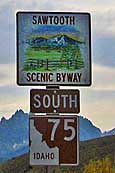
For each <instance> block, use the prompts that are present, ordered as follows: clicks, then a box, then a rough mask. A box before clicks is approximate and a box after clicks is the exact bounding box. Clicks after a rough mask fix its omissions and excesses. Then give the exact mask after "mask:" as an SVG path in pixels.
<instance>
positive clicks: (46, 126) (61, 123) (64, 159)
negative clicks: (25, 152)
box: [30, 116, 79, 166]
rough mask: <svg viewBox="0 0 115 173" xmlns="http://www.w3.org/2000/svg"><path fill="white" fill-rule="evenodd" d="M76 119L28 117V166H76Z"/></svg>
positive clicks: (75, 117)
mask: <svg viewBox="0 0 115 173" xmlns="http://www.w3.org/2000/svg"><path fill="white" fill-rule="evenodd" d="M78 160H79V153H78V117H77V116H53V117H52V116H32V117H30V165H67V166H69V165H72V166H74V165H78Z"/></svg>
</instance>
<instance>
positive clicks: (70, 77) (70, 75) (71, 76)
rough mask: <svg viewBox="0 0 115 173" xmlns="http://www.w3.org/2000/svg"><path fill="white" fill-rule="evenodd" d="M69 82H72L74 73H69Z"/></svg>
mask: <svg viewBox="0 0 115 173" xmlns="http://www.w3.org/2000/svg"><path fill="white" fill-rule="evenodd" d="M67 78H68V82H72V79H73V73H67Z"/></svg>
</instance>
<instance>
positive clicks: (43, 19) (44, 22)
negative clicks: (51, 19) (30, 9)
mask: <svg viewBox="0 0 115 173" xmlns="http://www.w3.org/2000/svg"><path fill="white" fill-rule="evenodd" d="M42 24H45V25H47V24H48V16H42Z"/></svg>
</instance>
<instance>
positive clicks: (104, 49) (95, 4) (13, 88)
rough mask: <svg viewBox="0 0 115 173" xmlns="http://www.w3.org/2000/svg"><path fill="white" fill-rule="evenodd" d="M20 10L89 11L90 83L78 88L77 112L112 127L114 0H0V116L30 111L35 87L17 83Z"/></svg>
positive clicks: (114, 112)
mask: <svg viewBox="0 0 115 173" xmlns="http://www.w3.org/2000/svg"><path fill="white" fill-rule="evenodd" d="M21 10H26V11H62V12H64V11H66V12H89V13H90V14H91V23H92V26H91V28H92V31H91V35H92V37H91V42H92V43H91V44H92V49H91V51H92V86H91V87H77V89H79V90H80V94H81V100H80V107H81V111H80V115H83V116H84V117H86V118H88V119H89V120H91V121H92V122H93V124H94V125H95V126H97V127H99V128H100V129H101V130H102V131H107V130H110V129H112V128H114V127H115V110H114V106H115V1H113V0H109V1H108V0H101V1H100V0H87V1H86V0H82V1H81V0H58V1H57V0H42V1H39V0H33V1H31V0H28V1H23V0H1V1H0V26H1V27H0V33H1V36H0V118H2V117H3V116H4V117H5V118H7V119H8V118H10V117H11V116H12V114H14V113H15V112H16V110H17V109H23V110H24V111H25V112H29V109H30V108H29V107H30V106H29V104H30V103H29V93H30V89H31V88H36V87H27V86H26V87H22V86H18V85H17V84H16V60H17V57H16V18H15V14H16V12H17V11H21ZM37 88H39V87H37ZM42 88H44V87H42ZM66 88H67V87H66ZM74 89H75V87H74Z"/></svg>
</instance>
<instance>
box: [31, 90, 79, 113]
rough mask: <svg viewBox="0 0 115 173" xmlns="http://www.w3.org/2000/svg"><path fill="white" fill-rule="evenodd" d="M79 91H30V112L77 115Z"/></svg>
mask: <svg viewBox="0 0 115 173" xmlns="http://www.w3.org/2000/svg"><path fill="white" fill-rule="evenodd" d="M79 111H80V92H79V90H62V89H60V90H59V89H57V90H56V89H49V90H44V89H32V90H31V91H30V112H32V113H79Z"/></svg>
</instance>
